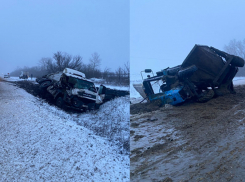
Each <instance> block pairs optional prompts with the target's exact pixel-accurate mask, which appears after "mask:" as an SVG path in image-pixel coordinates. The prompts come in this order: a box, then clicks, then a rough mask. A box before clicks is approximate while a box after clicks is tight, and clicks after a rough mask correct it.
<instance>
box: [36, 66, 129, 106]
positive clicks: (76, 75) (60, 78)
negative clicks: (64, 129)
mask: <svg viewBox="0 0 245 182" xmlns="http://www.w3.org/2000/svg"><path fill="white" fill-rule="evenodd" d="M36 82H37V83H39V84H40V88H41V89H42V90H43V91H44V92H45V91H47V92H48V93H49V94H51V95H52V97H53V99H54V100H55V102H56V105H57V106H58V107H60V108H64V107H66V108H72V109H76V110H80V111H86V110H94V109H98V108H99V106H100V105H101V104H103V103H104V102H105V101H107V98H108V97H109V96H110V94H111V91H110V89H108V88H106V87H105V86H103V85H100V87H99V88H96V87H95V85H94V83H93V82H92V81H90V80H89V79H87V78H86V77H85V74H84V73H82V72H79V71H76V70H73V69H70V68H65V69H64V71H63V72H58V73H52V74H48V75H45V76H43V77H42V78H41V79H36ZM128 94H129V93H128V92H127V91H117V93H116V94H114V95H113V96H111V97H110V98H111V99H112V98H115V97H119V96H125V95H128Z"/></svg>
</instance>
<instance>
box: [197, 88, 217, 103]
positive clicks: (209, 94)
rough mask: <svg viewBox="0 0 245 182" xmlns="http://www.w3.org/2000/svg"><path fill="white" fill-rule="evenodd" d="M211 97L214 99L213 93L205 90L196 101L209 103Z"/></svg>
mask: <svg viewBox="0 0 245 182" xmlns="http://www.w3.org/2000/svg"><path fill="white" fill-rule="evenodd" d="M213 97H214V91H213V90H205V91H204V92H203V93H202V94H201V96H200V97H199V98H198V99H197V100H196V101H197V102H201V103H203V102H207V101H209V100H210V99H212V98H213Z"/></svg>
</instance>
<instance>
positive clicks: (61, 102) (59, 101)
mask: <svg viewBox="0 0 245 182" xmlns="http://www.w3.org/2000/svg"><path fill="white" fill-rule="evenodd" d="M56 106H58V107H59V108H61V109H63V108H64V100H63V98H62V97H58V98H57V99H56Z"/></svg>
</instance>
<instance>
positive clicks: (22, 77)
mask: <svg viewBox="0 0 245 182" xmlns="http://www.w3.org/2000/svg"><path fill="white" fill-rule="evenodd" d="M28 75H29V73H28V72H26V71H21V74H20V76H19V78H20V79H28V77H29V76H28Z"/></svg>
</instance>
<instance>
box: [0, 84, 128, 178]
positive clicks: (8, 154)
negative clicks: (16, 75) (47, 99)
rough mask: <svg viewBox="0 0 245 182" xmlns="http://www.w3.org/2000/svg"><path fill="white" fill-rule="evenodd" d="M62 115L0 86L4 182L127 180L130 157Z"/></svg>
mask: <svg viewBox="0 0 245 182" xmlns="http://www.w3.org/2000/svg"><path fill="white" fill-rule="evenodd" d="M42 105H45V107H42ZM60 112H64V111H61V110H58V109H57V108H56V107H55V106H50V105H48V104H46V103H43V102H42V100H41V99H38V98H35V97H34V96H32V95H30V94H28V93H27V92H26V91H24V90H23V89H20V88H17V87H15V86H13V85H11V84H10V83H6V82H0V181H129V156H127V155H120V154H118V152H117V148H116V146H113V145H111V143H110V142H108V141H107V140H105V139H104V138H102V137H99V136H97V135H94V134H93V132H92V131H90V130H88V129H86V128H84V127H82V126H79V125H78V124H77V123H76V122H74V121H73V120H71V119H70V118H69V117H67V116H66V115H65V114H64V115H62V114H60Z"/></svg>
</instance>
